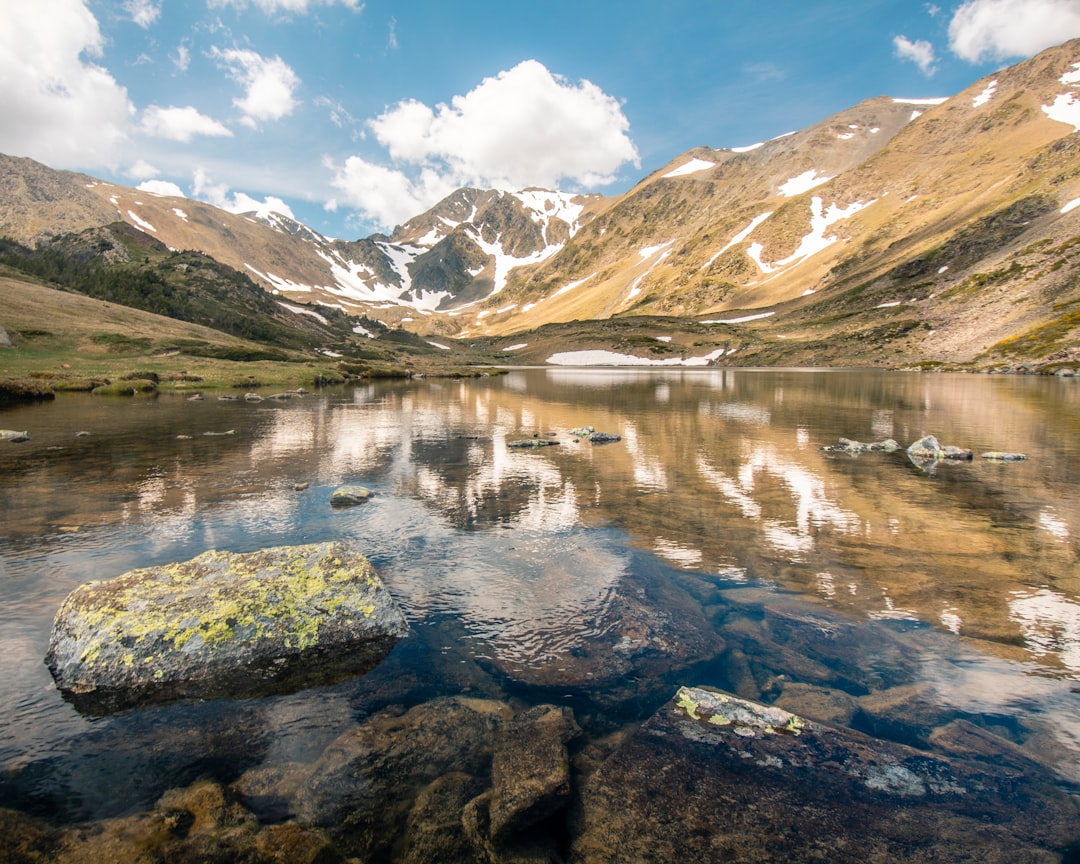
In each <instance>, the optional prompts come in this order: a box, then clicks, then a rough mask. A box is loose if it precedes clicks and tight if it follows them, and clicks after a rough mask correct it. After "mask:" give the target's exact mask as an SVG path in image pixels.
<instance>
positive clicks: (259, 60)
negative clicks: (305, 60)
mask: <svg viewBox="0 0 1080 864" xmlns="http://www.w3.org/2000/svg"><path fill="white" fill-rule="evenodd" d="M212 56H214V57H215V58H216V59H217V60H218V61H219V62H220V63H221V64H222V65H223V66H224V67H225V69H226V70H227V71H228V73H229V77H230V78H232V79H233V80H234V81H236V82H238V83H239V84H242V85H243V87H244V96H243V98H241V99H233V105H235V106H236V107H237V108H239V109H240V111H241V112H242V114H243V115H244V116H243V117H242V118H241V120H240V122H241V123H243V124H244V125H245V126H251V127H252V128H256V127H257V126H258V125H259V123H260V122H261V121H265V120H280V119H281V118H282V117H287V116H288V115H289V114H291V113H292V111H293V109H294V108H295V107H296V105H297V101H296V99H295V98H294V96H293V93H294V92H295V90H296V88H297V87H299V86H300V78H299V77H298V76H297V74H296V73H295V72H293V70H292V68H291V67H290V66H289V64H287V63H286V62H285V61H284V60H282V59H281V58H280V57H269V58H267V57H263V56H262V55H260V54H258V53H257V52H255V51H250V50H247V49H241V48H233V49H229V50H226V51H223V50H221V49H219V48H215V49H214V50H213V52H212Z"/></svg>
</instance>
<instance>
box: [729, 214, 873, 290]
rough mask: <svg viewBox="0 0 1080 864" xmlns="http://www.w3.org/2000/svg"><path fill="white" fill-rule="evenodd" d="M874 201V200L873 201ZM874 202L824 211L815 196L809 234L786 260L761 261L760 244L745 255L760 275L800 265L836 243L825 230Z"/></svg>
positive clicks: (835, 239)
mask: <svg viewBox="0 0 1080 864" xmlns="http://www.w3.org/2000/svg"><path fill="white" fill-rule="evenodd" d="M875 200H876V199H875ZM873 203H874V201H869V202H867V203H865V204H864V203H862V202H861V201H856V202H855V203H854V204H849V205H848V206H847V207H838V206H837V205H836V204H832V205H830V206H829V208H828V209H825V207H824V204H823V202H822V200H821V198H820V197H818V196H817V195H815V196H814V197H813V198H812V199H811V201H810V233H809V234H807V235H806V236H805V237H803V238H802V241H801V242H800V243H799V248H798V249H796V250H795V251H794V252H792V253H791V255H789V256H788V257H787V258H784V259H782V260H780V261H774V262H772V263H771V264H768V263H766V262H764V261H762V260H761V252H762V250H763V248H764V247H763V246H762V245H761V244H760V243H752V244H751V245H750V248H749V249H748V250H746V254H747V255H749V256H750V257H751V258H752V259H753V261H754V263H755V264H757V265H758V268H759V269H760V270H761V272H762V273H775V272H777V271H778V270H782V269H784V268H785V267H788V266H790V265H792V264H800V263H802V262H803V261H804V260H806V259H807V258H809V257H810V256H811V255H815V254H817V253H818V252H821V251H822V250H824V249H827V248H828V247H829V246H831V245H832V244H833V243H835V242H836V241H837V239H838V238H837V237H835V236H834V237H826V236H825V231H826V229H827V228H828V227H829V226H830V225H832V224H833V223H834V222H839V221H840V220H841V219H849V218H850V217H852V216H854V215H855V214H856V213H858V212H859V211H860V210H862V209H863V208H865V207H869V206H870V205H871V204H873Z"/></svg>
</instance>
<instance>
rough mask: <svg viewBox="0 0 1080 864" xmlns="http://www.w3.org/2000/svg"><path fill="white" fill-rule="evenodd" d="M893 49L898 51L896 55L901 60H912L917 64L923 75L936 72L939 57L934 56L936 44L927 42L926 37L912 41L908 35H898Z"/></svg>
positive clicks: (894, 40)
mask: <svg viewBox="0 0 1080 864" xmlns="http://www.w3.org/2000/svg"><path fill="white" fill-rule="evenodd" d="M893 50H894V51H895V52H896V56H897V57H899V58H900V59H901V60H910V61H911V62H912V63H914V64H915V65H916V66H918V67H919V68H920V69H921V70H922V73H923V75H926V76H927V77H929V76H931V75H933V74H934V72H935V71H936V70H937V67H936V65H935V63H936V62H937V58H936V57H935V56H934V46H933V45H931V44H930V43H929V42H927V41H926V40H925V39H918V40H916V41H915V42H912V41H911V40H910V39H908V38H907V36H896V37H895V38H894V39H893Z"/></svg>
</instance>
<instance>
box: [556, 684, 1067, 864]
mask: <svg viewBox="0 0 1080 864" xmlns="http://www.w3.org/2000/svg"><path fill="white" fill-rule="evenodd" d="M571 836H572V841H571V843H572V846H571V855H570V860H571V861H572V862H589V864H595V862H604V861H612V862H614V861H645V860H655V861H683V862H712V861H721V860H722V861H785V862H810V861H822V860H828V861H830V862H834V864H844V862H851V864H855V862H860V864H862V862H866V861H876V860H882V861H892V862H940V864H945V862H953V861H957V860H960V859H961V858H964V859H968V860H979V861H984V862H995V864H1006V862H1015V861H1021V860H1022V861H1051V860H1060V859H1059V858H1058V855H1059V854H1060V852H1061V850H1063V849H1065V848H1068V847H1069V846H1070V844H1073V843H1075V842H1076V840H1077V838H1078V837H1080V822H1078V821H1077V809H1076V805H1075V804H1074V803H1073V802H1071V801H1070V800H1069V798H1068V797H1067V796H1066V795H1065V794H1064V793H1063V792H1061V791H1054V790H1051V789H1050V788H1049V787H1047V786H1045V785H1044V784H1043V783H1042V782H1040V781H1039V780H1038V779H1037V778H1036V779H1031V776H1030V775H1027V776H1025V775H1023V774H1021V773H1019V772H1017V771H1015V770H1009V769H1008V768H999V767H998V766H996V765H994V764H992V763H990V762H985V761H983V762H967V761H961V760H958V759H949V758H944V757H940V756H935V755H932V754H929V753H927V752H924V751H920V750H914V749H912V748H909V747H904V746H902V745H899V744H894V743H890V742H884V741H876V740H873V739H870V738H866V737H863V736H861V735H858V734H856V733H852V732H848V731H846V730H843V729H840V728H836V727H832V726H828V725H825V724H823V723H818V722H815V721H811V720H808V719H805V718H803V717H801V716H799V715H796V714H792V713H790V712H787V711H784V710H782V709H779V708H776V707H772V706H766V705H763V704H760V703H756V702H752V701H749V700H744V699H739V698H738V697H735V696H733V695H731V694H727V693H721V692H716V691H709V690H704V689H700V688H689V687H684V688H681V689H680V690H679V691H678V693H677V695H676V696H675V698H673V699H672V700H671V701H670V702H668V703H667V704H666V705H665V706H664V707H663V708H661V710H660V711H658V712H657V713H656V714H655V715H653V717H651V718H650V719H649V720H648V721H647V722H646V723H645V724H644V726H643V727H642V728H641V729H640V730H638V731H637V732H635V733H633V734H632V735H631V736H630V737H629V738H628V739H627V740H626V741H625V742H623V743H622V744H621V745H620V746H619V747H618V748H617V749H616V750H615V752H614V753H612V755H611V756H610V757H608V758H607V759H606V760H605V761H604V762H603V763H602V764H601V765H600V767H599V768H597V769H596V770H595V771H594V772H593V773H592V774H591V775H590V776H589V777H588V778H587V779H586V780H585V782H584V784H583V787H582V790H581V798H580V802H579V804H578V806H577V808H576V810H575V817H574V820H573V823H572V825H571ZM1073 848H1075V847H1073Z"/></svg>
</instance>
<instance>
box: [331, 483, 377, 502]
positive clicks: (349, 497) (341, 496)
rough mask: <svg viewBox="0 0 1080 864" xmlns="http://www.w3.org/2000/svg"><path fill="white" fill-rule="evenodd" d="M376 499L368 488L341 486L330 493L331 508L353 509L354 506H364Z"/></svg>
mask: <svg viewBox="0 0 1080 864" xmlns="http://www.w3.org/2000/svg"><path fill="white" fill-rule="evenodd" d="M374 497H375V493H374V492H372V491H371V490H370V489H368V488H367V486H339V487H338V488H337V489H335V490H334V491H333V492H331V493H330V506H332V507H352V506H353V505H354V504H363V503H364V502H365V501H370V500H371V499H372V498H374Z"/></svg>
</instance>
